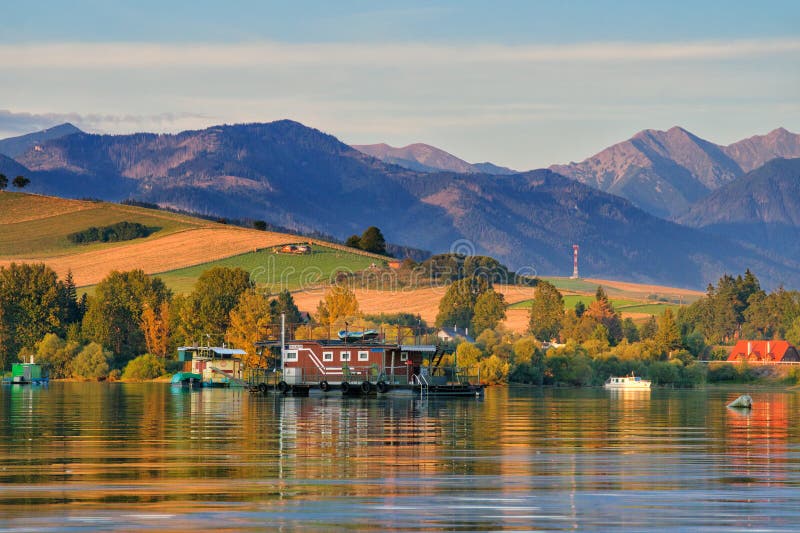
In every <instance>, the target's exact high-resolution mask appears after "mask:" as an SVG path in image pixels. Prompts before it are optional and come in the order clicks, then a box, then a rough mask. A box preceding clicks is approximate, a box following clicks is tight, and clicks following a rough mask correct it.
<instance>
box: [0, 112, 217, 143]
mask: <svg viewBox="0 0 800 533" xmlns="http://www.w3.org/2000/svg"><path fill="white" fill-rule="evenodd" d="M211 120H213V119H212V117H209V116H205V115H201V114H198V113H159V114H156V115H132V114H121V115H116V114H103V113H46V112H45V113H29V112H15V111H11V110H8V109H0V136H2V137H7V136H14V135H22V134H25V133H31V132H33V131H38V130H42V129H46V128H50V127H52V126H56V125H58V124H63V123H65V122H71V123H72V124H74V125H75V126H77V127H79V128H80V129H82V130H84V131H87V132H97V133H105V132H109V131H114V132H119V131H142V130H151V131H164V130H171V131H174V130H176V129H179V128H183V127H194V126H197V125H203V124H207V123H208V122H209V121H211Z"/></svg>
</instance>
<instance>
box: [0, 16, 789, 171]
mask: <svg viewBox="0 0 800 533" xmlns="http://www.w3.org/2000/svg"><path fill="white" fill-rule="evenodd" d="M2 28H3V31H2V32H0V136H7V135H13V134H18V133H23V132H25V131H30V130H33V129H36V128H38V127H46V126H48V125H52V124H53V123H56V122H60V121H64V120H71V121H73V122H75V123H76V124H77V125H79V126H81V127H83V128H85V129H87V130H90V131H98V132H130V131H141V130H149V131H165V132H172V131H179V130H181V129H187V128H200V127H205V126H208V125H211V124H215V123H222V122H228V123H230V122H252V121H269V120H275V119H280V118H293V119H296V120H299V121H301V122H304V123H306V124H308V125H310V126H314V127H317V128H319V129H322V130H324V131H326V132H329V133H332V134H334V135H336V136H337V137H339V138H340V139H342V140H343V141H345V142H350V143H373V142H388V143H390V144H393V145H404V144H408V143H411V142H427V143H430V144H434V145H436V146H439V147H442V148H444V149H446V150H448V151H450V152H452V153H454V154H455V155H458V156H459V157H462V158H464V159H467V160H469V161H472V162H477V161H484V160H491V161H493V162H496V163H498V164H505V165H509V166H512V167H515V168H519V169H527V168H535V167H540V166H546V165H548V164H551V163H561V162H566V161H569V160H580V159H583V158H584V157H587V156H589V155H591V154H592V153H594V152H595V151H597V150H599V149H601V148H603V147H605V146H607V145H609V144H612V143H613V142H616V141H620V140H623V139H625V138H627V137H630V136H631V135H633V134H634V133H635V132H636V131H639V130H641V129H645V128H657V129H666V128H669V127H671V126H673V125H676V124H677V125H681V126H684V127H686V128H688V129H690V130H692V131H693V132H695V133H697V134H698V135H700V136H702V137H704V138H707V139H709V140H711V141H714V142H719V143H728V142H732V141H735V140H738V139H740V138H742V137H746V136H749V135H753V134H756V133H766V132H767V131H769V130H771V129H774V128H775V127H778V126H784V127H787V128H788V129H790V130H792V131H798V130H800V96H798V95H800V30H798V28H800V2H796V1H771V2H770V1H762V2H722V1H710V2H701V1H695V2H685V1H671V2H643V1H639V2H633V1H616V2H604V1H568V0H564V1H553V2H537V1H524V2H523V1H494V2H476V1H451V2H416V1H404V2H374V1H372V2H366V1H358V2H356V1H350V2H346V1H338V2H322V1H295V2H291V3H288V2H287V3H272V2H244V1H241V0H239V1H226V2H219V1H213V2H212V1H193V2H177V1H165V0H161V1H150V0H145V1H138V2H112V1H98V0H95V1H88V0H84V1H71V2H66V1H47V0H43V1H42V0H40V1H37V2H35V3H28V2H13V3H11V5H5V6H4V8H3V23H2Z"/></svg>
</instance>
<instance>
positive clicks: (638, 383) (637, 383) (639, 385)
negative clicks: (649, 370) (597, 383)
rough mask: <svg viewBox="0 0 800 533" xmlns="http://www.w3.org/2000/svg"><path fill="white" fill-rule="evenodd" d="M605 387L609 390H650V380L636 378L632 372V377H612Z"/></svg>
mask: <svg viewBox="0 0 800 533" xmlns="http://www.w3.org/2000/svg"><path fill="white" fill-rule="evenodd" d="M603 387H605V388H607V389H634V390H641V389H649V388H650V380H649V379H642V378H640V377H639V376H634V375H633V372H631V375H630V376H623V377H616V376H611V377H610V378H608V379H607V380H606V382H605V384H604V385H603Z"/></svg>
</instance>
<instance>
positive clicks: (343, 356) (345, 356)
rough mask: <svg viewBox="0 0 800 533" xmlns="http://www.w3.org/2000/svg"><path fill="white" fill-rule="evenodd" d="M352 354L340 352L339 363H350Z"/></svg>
mask: <svg viewBox="0 0 800 533" xmlns="http://www.w3.org/2000/svg"><path fill="white" fill-rule="evenodd" d="M349 360H350V352H339V361H349Z"/></svg>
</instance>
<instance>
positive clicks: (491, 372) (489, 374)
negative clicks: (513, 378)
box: [480, 355, 510, 385]
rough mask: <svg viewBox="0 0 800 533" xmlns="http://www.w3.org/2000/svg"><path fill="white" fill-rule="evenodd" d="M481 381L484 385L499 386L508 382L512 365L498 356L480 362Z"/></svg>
mask: <svg viewBox="0 0 800 533" xmlns="http://www.w3.org/2000/svg"><path fill="white" fill-rule="evenodd" d="M480 369H481V381H482V382H483V383H489V384H493V385H494V384H498V383H505V382H506V381H508V371H509V369H510V365H509V364H508V362H506V361H503V360H502V359H500V358H499V357H497V356H496V355H492V356H490V357H487V358H486V359H484V360H482V361H481V362H480Z"/></svg>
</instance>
